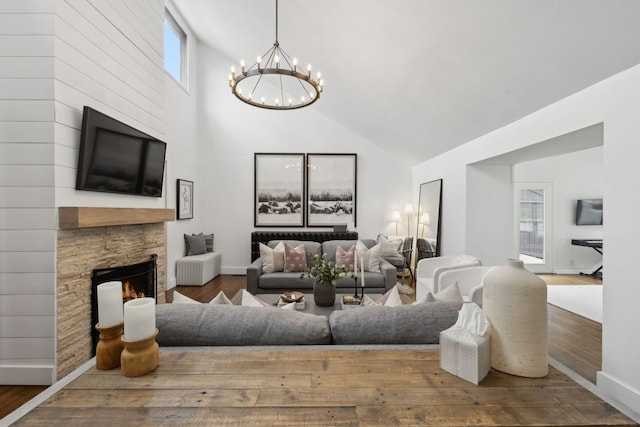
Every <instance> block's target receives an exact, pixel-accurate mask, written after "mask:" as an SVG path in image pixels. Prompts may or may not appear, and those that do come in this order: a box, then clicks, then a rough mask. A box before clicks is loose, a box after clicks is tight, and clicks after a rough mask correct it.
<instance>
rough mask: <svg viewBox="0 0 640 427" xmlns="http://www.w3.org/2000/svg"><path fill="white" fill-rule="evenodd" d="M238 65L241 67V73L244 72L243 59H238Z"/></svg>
mask: <svg viewBox="0 0 640 427" xmlns="http://www.w3.org/2000/svg"><path fill="white" fill-rule="evenodd" d="M240 67H242V74H244V59H241V60H240Z"/></svg>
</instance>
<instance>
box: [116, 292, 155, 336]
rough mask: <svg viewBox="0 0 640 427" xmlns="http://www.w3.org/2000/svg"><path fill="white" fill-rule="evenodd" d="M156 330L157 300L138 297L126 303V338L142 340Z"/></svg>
mask: <svg viewBox="0 0 640 427" xmlns="http://www.w3.org/2000/svg"><path fill="white" fill-rule="evenodd" d="M155 331H156V300H155V299H153V298H136V299H132V300H131V301H127V302H126V303H125V304H124V339H125V341H134V342H135V341H141V340H144V339H146V338H149V337H151V336H152V335H153V334H154V333H155Z"/></svg>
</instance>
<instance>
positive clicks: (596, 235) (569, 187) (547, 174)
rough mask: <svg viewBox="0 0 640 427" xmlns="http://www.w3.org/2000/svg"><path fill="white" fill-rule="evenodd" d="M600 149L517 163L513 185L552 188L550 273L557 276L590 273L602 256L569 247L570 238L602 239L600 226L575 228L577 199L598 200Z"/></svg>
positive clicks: (601, 170)
mask: <svg viewBox="0 0 640 427" xmlns="http://www.w3.org/2000/svg"><path fill="white" fill-rule="evenodd" d="M603 153H604V147H602V146H599V147H595V148H590V149H587V150H581V151H576V152H573V153H568V154H563V155H561V156H553V157H549V158H544V159H540V160H534V161H529V162H523V163H518V164H517V165H515V167H514V181H516V182H551V183H552V185H553V200H552V205H553V218H552V220H553V236H552V241H553V262H552V265H553V271H554V272H555V273H557V274H578V273H579V272H581V271H584V272H591V271H593V270H595V269H596V268H598V267H599V266H600V263H601V261H602V256H600V255H599V254H598V253H597V252H596V251H594V250H593V249H591V248H586V247H581V246H573V245H572V244H571V239H602V226H601V225H588V226H579V225H575V212H576V200H577V199H601V198H602V194H603V190H604V162H603Z"/></svg>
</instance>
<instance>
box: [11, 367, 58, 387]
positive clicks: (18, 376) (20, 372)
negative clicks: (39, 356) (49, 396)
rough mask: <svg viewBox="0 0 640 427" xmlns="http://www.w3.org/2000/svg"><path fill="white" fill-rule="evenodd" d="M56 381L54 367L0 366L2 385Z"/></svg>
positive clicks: (48, 383)
mask: <svg viewBox="0 0 640 427" xmlns="http://www.w3.org/2000/svg"><path fill="white" fill-rule="evenodd" d="M55 381H56V367H55V366H51V365H45V366H42V365H38V366H29V365H21V366H0V384H4V385H51V384H53V383H54V382H55Z"/></svg>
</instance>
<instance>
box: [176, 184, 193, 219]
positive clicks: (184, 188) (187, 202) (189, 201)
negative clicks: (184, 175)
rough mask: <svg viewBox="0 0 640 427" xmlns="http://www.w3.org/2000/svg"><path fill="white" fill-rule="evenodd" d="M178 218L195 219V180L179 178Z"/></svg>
mask: <svg viewBox="0 0 640 427" xmlns="http://www.w3.org/2000/svg"><path fill="white" fill-rule="evenodd" d="M177 198H178V201H177V203H176V207H177V212H176V213H177V218H178V219H193V181H187V180H186V179H178V192H177Z"/></svg>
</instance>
